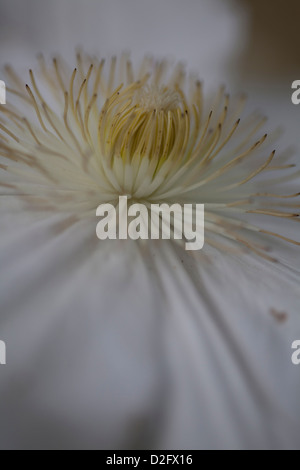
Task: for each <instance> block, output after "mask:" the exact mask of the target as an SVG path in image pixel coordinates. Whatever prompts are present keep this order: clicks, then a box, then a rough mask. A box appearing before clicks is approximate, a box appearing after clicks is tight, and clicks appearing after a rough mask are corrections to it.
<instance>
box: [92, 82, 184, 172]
mask: <svg viewBox="0 0 300 470" xmlns="http://www.w3.org/2000/svg"><path fill="white" fill-rule="evenodd" d="M146 79H147V78H145V80H144V82H145V81H146ZM144 82H143V80H142V81H138V82H135V83H132V84H131V85H129V86H128V87H127V88H125V89H122V86H120V87H119V88H118V89H117V90H116V91H115V92H114V93H113V94H112V95H111V96H110V97H109V98H108V99H107V100H106V102H105V104H104V106H103V108H102V111H101V115H100V123H99V141H100V142H101V148H102V151H103V154H104V155H105V156H106V157H107V158H108V159H109V160H112V159H113V158H115V157H119V156H120V157H121V158H122V159H123V161H125V162H132V161H133V160H134V161H136V160H141V159H142V158H148V159H149V160H152V161H153V163H154V164H156V165H157V166H161V164H162V163H163V162H164V161H165V160H166V159H171V158H175V157H176V158H178V157H179V158H180V155H183V154H184V153H185V151H186V148H187V144H188V142H189V133H190V118H189V111H188V109H187V104H186V101H185V98H184V94H183V92H182V91H181V90H180V89H179V88H178V89H176V90H175V89H172V88H169V87H166V86H165V87H163V86H162V87H158V85H156V84H154V85H147V84H145V83H144Z"/></svg>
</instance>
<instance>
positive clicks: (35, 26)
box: [0, 0, 300, 143]
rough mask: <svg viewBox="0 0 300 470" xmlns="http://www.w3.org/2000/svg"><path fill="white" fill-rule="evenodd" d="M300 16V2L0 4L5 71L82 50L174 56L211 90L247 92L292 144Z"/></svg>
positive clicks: (34, 0)
mask: <svg viewBox="0 0 300 470" xmlns="http://www.w3.org/2000/svg"><path fill="white" fill-rule="evenodd" d="M299 13H300V4H299V2H298V1H297V0H287V1H285V2H282V1H280V0H273V1H270V0H269V1H266V0H265V1H264V2H261V1H259V0H239V1H238V0H185V1H183V0H151V1H149V0H47V1H46V0H0V63H1V65H3V64H4V63H6V62H10V63H13V64H14V65H15V66H19V67H24V68H25V67H26V68H28V67H29V66H32V63H33V62H34V59H35V56H36V54H37V53H38V52H41V51H42V52H43V53H45V54H55V53H58V52H59V53H61V54H62V55H64V56H65V57H67V58H68V59H69V60H70V62H71V61H72V58H73V54H74V49H75V47H76V46H78V45H79V46H82V47H83V48H84V49H85V50H87V51H89V52H92V53H97V54H99V55H103V56H106V55H110V54H116V53H119V52H120V51H123V50H130V51H131V52H132V56H133V60H138V59H139V58H140V57H141V56H142V55H143V54H144V53H147V52H150V53H152V54H155V55H157V56H160V57H162V56H170V55H171V56H173V57H175V58H176V59H178V60H184V61H185V62H186V63H187V65H188V66H189V67H190V68H191V69H194V70H196V71H198V72H199V74H200V77H201V78H202V79H203V80H205V83H206V85H207V86H208V85H211V86H215V85H219V84H220V83H226V84H227V85H228V86H229V88H230V89H233V90H234V91H246V92H247V93H248V94H249V95H250V97H251V102H252V103H253V105H255V106H259V107H260V108H261V109H263V110H264V111H265V112H266V113H267V114H268V115H269V116H270V118H271V122H272V125H273V124H274V125H278V124H281V123H284V124H285V127H286V139H287V142H290V141H294V140H297V139H296V138H297V135H298V117H299V110H298V109H297V107H296V106H293V105H292V104H291V100H290V96H291V83H292V81H293V80H296V79H299V76H297V73H298V68H299V67H298V64H299V54H300V48H299V47H298V45H299V42H300V38H299V34H298V15H299ZM293 143H295V142H293Z"/></svg>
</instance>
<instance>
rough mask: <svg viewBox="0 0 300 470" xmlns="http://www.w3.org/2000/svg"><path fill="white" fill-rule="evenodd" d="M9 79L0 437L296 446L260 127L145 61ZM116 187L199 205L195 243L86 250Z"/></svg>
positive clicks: (283, 276)
mask: <svg viewBox="0 0 300 470" xmlns="http://www.w3.org/2000/svg"><path fill="white" fill-rule="evenodd" d="M7 73H8V76H9V81H10V83H11V85H9V87H8V90H7V91H8V94H9V95H10V97H11V100H10V102H9V104H8V105H6V106H5V107H2V108H1V119H0V134H1V141H0V154H1V163H0V167H1V173H0V188H1V199H0V202H1V232H2V234H1V253H0V263H1V271H2V277H1V285H0V289H1V296H0V311H1V317H0V333H1V339H3V340H5V342H6V344H7V347H8V361H9V362H8V365H7V366H6V368H5V369H1V371H0V372H1V374H0V390H1V404H0V408H1V416H2V417H3V418H2V422H3V424H2V425H1V426H0V438H1V439H0V442H1V446H2V447H3V448H8V447H9V448H16V447H25V448H49V447H50V448H64V447H68V448H69V447H70V448H78V447H80V448H121V447H123V448H124V447H126V448H136V447H150V448H288V447H293V448H297V446H299V444H300V442H299V438H298V436H299V417H300V410H299V404H298V387H299V385H300V378H299V372H298V371H297V368H295V366H293V365H292V362H291V344H292V341H293V340H294V339H297V334H298V336H299V337H300V320H299V318H300V317H299V312H297V309H298V305H299V285H298V282H299V266H297V260H296V259H295V257H296V256H297V254H298V246H299V241H297V233H296V236H295V231H296V229H295V227H297V226H298V225H297V222H298V220H299V219H298V216H299V203H298V202H297V201H298V200H297V197H298V196H299V187H297V184H296V182H297V179H296V178H297V176H298V174H297V172H295V169H294V163H290V162H289V154H288V153H286V154H283V155H281V156H279V157H276V156H275V152H274V151H273V145H274V143H273V142H272V140H273V138H272V136H271V138H267V135H266V134H265V133H264V131H263V130H262V128H263V126H264V124H265V119H264V118H263V117H261V116H258V115H255V114H254V115H251V116H249V117H246V118H243V119H241V120H240V116H241V113H242V111H243V105H244V101H245V100H244V97H240V98H236V99H230V98H229V96H228V95H226V94H225V93H224V90H223V88H221V89H220V90H219V92H218V93H217V94H216V95H215V96H212V97H208V98H204V97H203V93H202V85H201V83H200V82H199V81H198V80H197V78H196V77H193V76H190V77H188V78H186V75H185V70H184V68H183V66H182V65H181V64H177V65H175V66H172V65H171V64H170V63H168V62H167V61H159V62H157V61H154V60H153V59H152V58H151V57H146V58H145V60H144V61H143V62H142V64H141V66H140V67H139V68H138V69H135V68H133V66H132V64H131V62H130V60H129V58H128V57H127V56H126V55H123V56H122V57H121V59H120V60H119V61H118V60H117V59H116V58H113V59H112V60H111V61H110V64H109V65H108V67H106V66H105V63H104V61H103V60H98V59H97V58H94V57H89V56H87V55H86V54H81V53H79V54H78V56H77V65H76V68H75V69H73V70H72V69H70V68H69V67H68V65H66V64H65V63H64V62H63V61H62V60H61V59H55V60H54V61H53V64H51V65H48V64H46V62H45V61H44V59H43V58H41V59H40V64H39V68H38V70H37V72H33V71H32V70H30V74H29V77H30V82H29V84H28V85H26V87H25V86H24V84H23V79H22V78H21V77H19V76H18V75H17V74H16V73H15V72H14V71H13V70H12V69H11V68H8V69H7ZM38 76H39V77H38ZM269 141H270V143H268V142H269ZM270 145H272V146H271V147H270ZM278 175H279V176H278ZM281 175H283V176H281ZM120 195H128V196H129V197H130V201H131V203H133V202H142V203H144V204H146V205H149V204H151V203H157V202H159V203H161V202H167V203H170V204H171V203H179V204H184V203H187V202H188V203H204V204H205V247H204V250H203V252H201V254H200V255H197V256H193V257H192V256H191V255H187V254H186V252H185V251H184V249H183V245H181V244H175V242H174V241H165V240H162V241H148V242H146V243H145V242H144V243H141V242H140V241H135V242H134V241H123V240H122V241H121V240H120V241H117V240H113V241H108V240H106V241H99V240H97V238H96V223H97V220H96V208H97V207H98V205H99V204H101V203H106V202H110V203H112V204H114V205H116V206H117V204H118V198H119V196H120ZM278 221H279V222H280V223H278ZM298 240H299V237H298ZM253 288H255V296H253ZM287 319H288V320H289V321H288V322H287V321H286V320H287ZM281 323H282V324H281Z"/></svg>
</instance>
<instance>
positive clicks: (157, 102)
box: [137, 85, 180, 112]
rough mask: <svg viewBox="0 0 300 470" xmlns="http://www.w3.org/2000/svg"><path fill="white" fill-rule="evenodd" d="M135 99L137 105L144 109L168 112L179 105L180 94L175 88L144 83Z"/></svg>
mask: <svg viewBox="0 0 300 470" xmlns="http://www.w3.org/2000/svg"><path fill="white" fill-rule="evenodd" d="M137 101H138V104H139V106H140V107H141V108H144V109H145V110H148V111H153V110H154V109H157V110H161V111H165V112H168V111H174V110H176V108H178V107H179V105H180V96H179V94H178V93H177V92H176V91H175V90H172V89H169V88H168V87H159V86H158V85H146V86H144V87H143V88H142V89H141V90H140V92H139V93H138V96H137Z"/></svg>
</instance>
